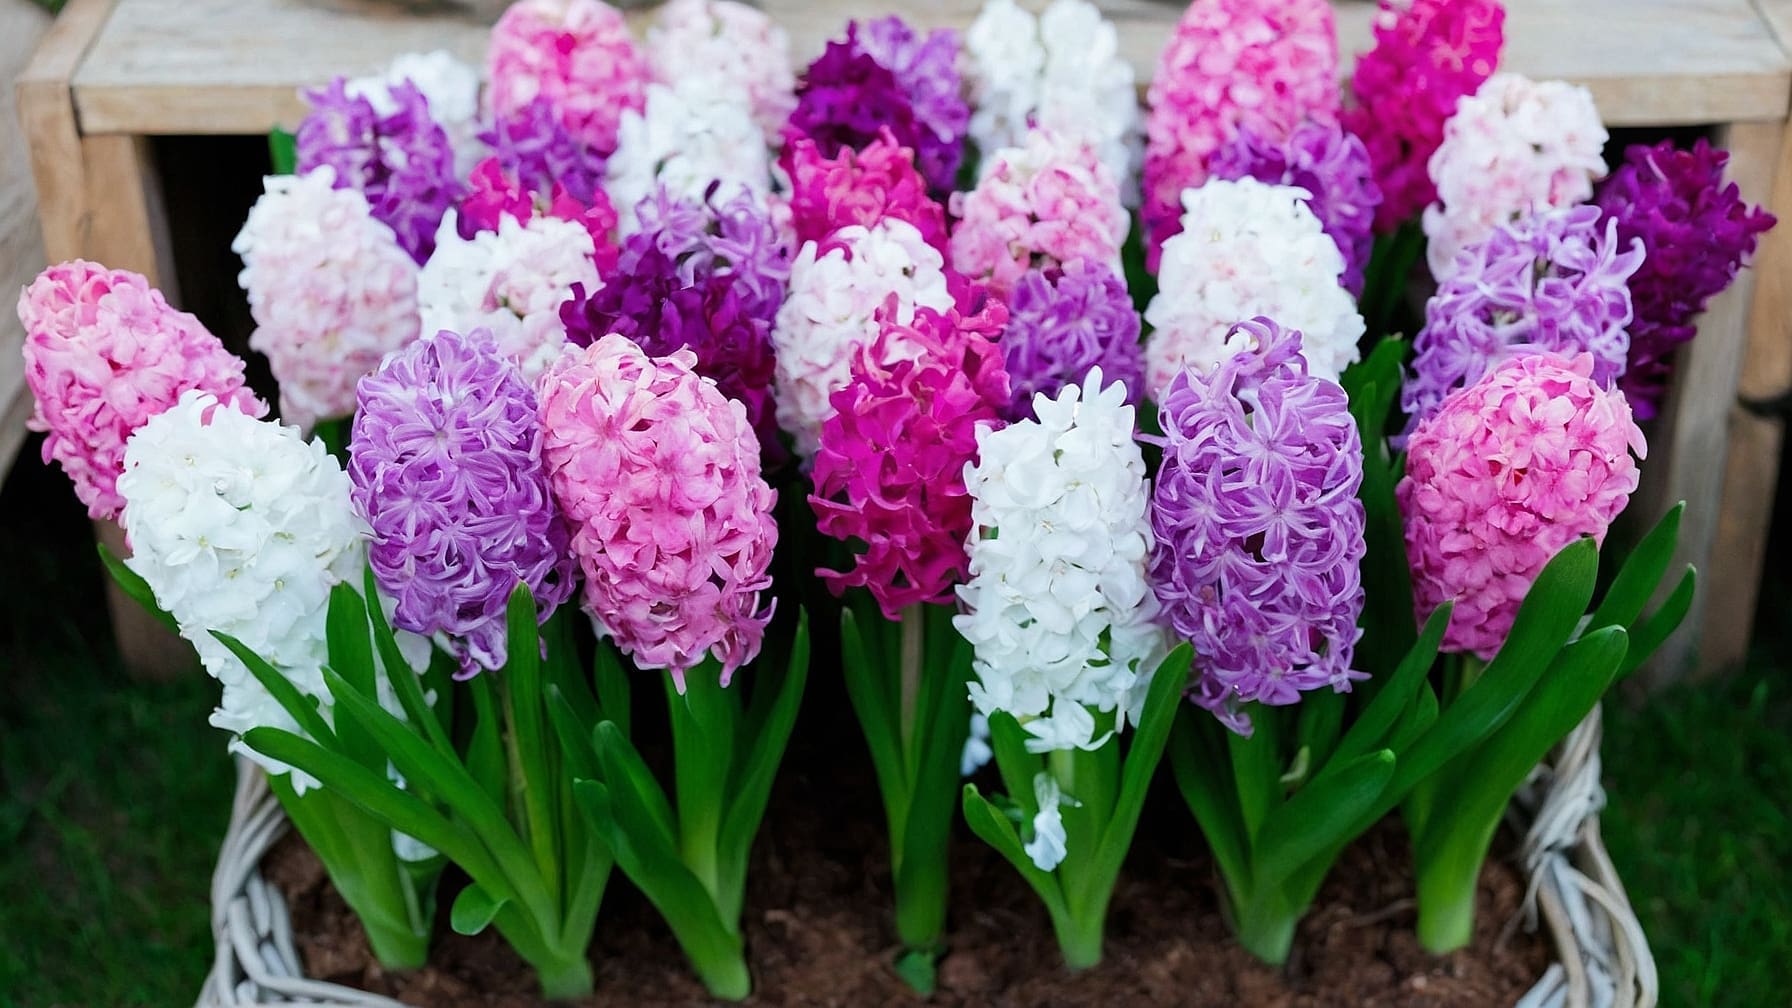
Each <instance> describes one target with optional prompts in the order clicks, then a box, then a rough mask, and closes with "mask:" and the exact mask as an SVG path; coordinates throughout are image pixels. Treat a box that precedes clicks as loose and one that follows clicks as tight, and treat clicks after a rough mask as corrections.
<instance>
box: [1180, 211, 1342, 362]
mask: <svg viewBox="0 0 1792 1008" xmlns="http://www.w3.org/2000/svg"><path fill="white" fill-rule="evenodd" d="M1309 198H1310V195H1309V193H1308V192H1307V191H1306V190H1305V189H1300V188H1297V187H1294V186H1280V185H1267V184H1265V183H1263V182H1259V181H1257V180H1256V179H1254V178H1241V179H1238V180H1236V181H1226V180H1221V179H1213V180H1210V181H1208V182H1207V183H1206V184H1205V185H1202V186H1200V187H1199V188H1195V189H1186V190H1184V191H1183V193H1182V205H1183V215H1182V231H1181V233H1180V234H1178V235H1176V236H1175V237H1173V238H1171V239H1170V240H1169V241H1167V242H1165V243H1164V252H1163V261H1162V265H1161V267H1160V268H1159V271H1158V294H1157V296H1156V297H1154V298H1152V299H1151V304H1150V305H1148V306H1147V307H1146V309H1145V321H1146V322H1148V323H1150V324H1151V326H1152V328H1153V330H1154V331H1153V332H1152V334H1151V339H1150V341H1149V342H1147V343H1146V345H1145V384H1146V386H1147V388H1149V389H1150V390H1151V394H1152V395H1153V396H1158V395H1161V394H1163V391H1164V390H1165V389H1166V388H1168V387H1169V384H1170V380H1171V379H1172V378H1174V377H1175V376H1176V374H1177V372H1178V371H1180V370H1182V369H1183V368H1184V367H1193V368H1195V369H1197V370H1199V371H1202V372H1208V371H1211V370H1213V369H1214V368H1215V367H1217V366H1218V365H1219V363H1220V361H1222V360H1225V359H1226V358H1228V357H1230V356H1232V355H1233V354H1235V353H1238V352H1240V351H1242V350H1246V349H1250V348H1249V347H1244V346H1239V345H1234V344H1229V343H1227V341H1226V334H1227V333H1228V332H1229V331H1230V330H1231V329H1232V327H1233V326H1234V325H1237V324H1238V323H1240V322H1244V321H1247V320H1249V319H1253V318H1256V317H1257V316H1259V315H1262V316H1267V317H1268V318H1270V319H1273V320H1274V321H1275V322H1277V323H1279V324H1280V325H1281V326H1282V327H1283V328H1285V329H1298V330H1300V332H1301V334H1302V336H1303V339H1302V343H1301V346H1302V351H1301V352H1302V355H1303V356H1305V357H1306V359H1307V370H1308V371H1309V372H1310V373H1311V374H1312V375H1313V376H1314V377H1317V378H1324V379H1326V380H1328V381H1337V380H1338V376H1339V375H1341V374H1343V373H1344V369H1345V368H1346V367H1348V366H1349V365H1351V364H1352V363H1354V362H1355V361H1356V360H1357V356H1358V354H1357V341H1358V340H1360V339H1361V338H1362V335H1363V317H1362V316H1361V315H1359V314H1357V308H1356V300H1355V299H1354V298H1352V297H1351V296H1350V292H1349V291H1347V290H1345V289H1344V287H1343V285H1342V284H1341V283H1340V281H1339V278H1340V277H1341V276H1342V275H1343V273H1344V255H1343V253H1341V252H1339V251H1338V245H1337V243H1336V242H1334V241H1333V240H1332V238H1331V236H1329V235H1327V234H1326V233H1325V229H1324V228H1323V227H1322V226H1321V225H1320V223H1319V218H1317V217H1315V216H1314V215H1313V211H1312V210H1311V209H1309V208H1308V206H1307V200H1308V199H1309Z"/></svg>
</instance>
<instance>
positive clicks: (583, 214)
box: [456, 157, 622, 276]
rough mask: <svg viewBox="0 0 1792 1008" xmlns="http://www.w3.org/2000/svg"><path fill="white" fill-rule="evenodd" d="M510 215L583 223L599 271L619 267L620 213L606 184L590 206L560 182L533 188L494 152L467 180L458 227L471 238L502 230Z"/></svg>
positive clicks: (603, 272)
mask: <svg viewBox="0 0 1792 1008" xmlns="http://www.w3.org/2000/svg"><path fill="white" fill-rule="evenodd" d="M507 215H508V216H510V217H514V218H516V222H517V223H518V224H527V223H529V220H530V218H532V217H535V216H537V215H540V216H543V217H557V218H559V219H561V220H569V221H577V222H579V223H580V224H583V225H584V226H585V230H586V231H587V232H589V233H590V234H591V245H592V247H593V248H594V249H595V250H596V252H595V254H594V255H593V256H592V257H591V258H592V261H593V262H594V263H596V264H597V275H598V276H609V275H610V274H611V273H612V272H614V271H615V269H616V260H617V258H618V257H619V256H620V255H621V254H622V250H621V248H620V247H619V246H618V245H617V241H616V225H617V222H618V220H619V219H620V217H619V215H618V214H617V213H616V208H615V207H614V206H612V205H611V204H610V196H609V194H608V193H606V192H604V190H603V189H602V187H599V188H598V189H597V190H596V191H595V192H594V193H593V194H592V199H591V205H590V206H586V205H585V204H584V203H582V202H580V201H579V200H578V199H577V198H576V197H574V196H573V195H572V194H571V193H569V192H567V191H566V187H565V186H563V185H561V184H560V183H559V182H555V183H554V186H553V190H552V191H551V192H549V193H540V192H531V191H530V190H529V189H527V188H525V187H524V186H523V184H522V183H521V182H520V181H518V180H517V178H516V177H515V176H513V175H511V174H510V173H508V172H506V171H505V170H504V168H503V165H502V164H500V163H499V159H498V158H496V157H488V158H486V159H485V160H484V161H481V162H479V164H478V165H476V166H474V168H473V174H472V175H471V176H470V177H469V178H468V179H467V195H466V197H465V198H464V199H462V200H461V204H460V214H459V216H458V218H457V219H456V227H457V228H458V229H459V231H460V236H461V237H462V238H471V237H473V236H474V235H475V234H478V233H479V232H481V231H496V230H498V222H499V220H500V219H501V218H503V217H505V216H507Z"/></svg>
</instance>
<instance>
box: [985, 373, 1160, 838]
mask: <svg viewBox="0 0 1792 1008" xmlns="http://www.w3.org/2000/svg"><path fill="white" fill-rule="evenodd" d="M1103 380H1104V379H1103V375H1102V373H1101V370H1100V369H1099V368H1097V369H1095V370H1093V371H1091V372H1090V373H1089V375H1088V377H1086V378H1085V379H1084V380H1083V382H1082V384H1081V385H1070V386H1067V387H1065V388H1064V389H1063V390H1062V391H1060V392H1058V393H1057V394H1056V395H1055V396H1053V395H1046V394H1043V393H1042V394H1041V395H1040V396H1039V397H1038V400H1037V402H1036V403H1035V406H1034V412H1035V413H1036V415H1037V419H1034V420H1023V421H1020V422H1019V423H1015V424H1011V425H1009V426H1007V427H1003V428H996V427H985V428H983V429H981V430H980V431H979V432H978V437H977V454H976V457H975V459H974V460H972V461H971V462H969V463H967V464H966V466H965V472H964V482H965V489H966V491H967V492H968V493H969V494H970V497H971V521H972V523H973V527H972V530H971V535H970V538H969V541H968V542H967V544H966V551H967V552H968V554H969V556H970V579H969V580H968V581H967V582H966V583H965V584H963V585H961V586H960V587H959V589H958V597H959V599H960V600H961V601H962V602H963V604H964V609H965V611H964V612H963V613H962V614H961V615H959V616H956V617H954V618H953V621H952V622H953V625H954V626H956V627H957V628H958V631H959V633H961V634H963V635H964V636H965V639H966V640H969V641H970V642H971V647H972V648H973V651H974V654H975V656H976V658H975V665H974V668H975V671H976V674H977V681H976V682H974V683H972V684H971V687H970V694H971V703H972V704H974V705H975V706H976V708H977V711H978V713H980V714H983V715H986V716H987V715H989V714H991V713H993V712H995V711H998V710H1001V711H1007V712H1008V713H1009V714H1011V715H1013V716H1014V717H1015V718H1016V719H1017V720H1019V721H1020V723H1021V727H1023V728H1025V729H1026V731H1027V734H1028V735H1029V736H1030V738H1029V740H1028V749H1029V750H1030V751H1033V752H1046V751H1050V750H1053V749H1065V748H1073V747H1074V748H1078V749H1095V748H1098V747H1099V746H1101V745H1103V744H1104V743H1105V742H1106V741H1107V739H1108V738H1109V737H1110V735H1111V733H1112V732H1116V731H1119V730H1121V729H1123V728H1124V727H1125V725H1126V722H1127V719H1128V718H1129V717H1131V716H1134V715H1136V713H1137V706H1138V702H1139V701H1142V700H1143V699H1144V693H1143V690H1141V689H1138V687H1139V686H1140V685H1141V672H1148V671H1149V667H1148V666H1147V665H1146V663H1147V662H1148V661H1149V660H1150V659H1152V658H1153V657H1155V656H1156V655H1158V654H1159V653H1160V649H1161V646H1162V639H1163V636H1162V632H1161V630H1159V628H1158V627H1157V625H1156V623H1155V622H1154V620H1155V618H1156V616H1157V600H1156V598H1155V596H1153V595H1152V593H1151V589H1150V587H1149V586H1148V585H1147V583H1146V580H1145V558H1146V555H1147V554H1148V553H1149V551H1150V549H1151V527H1150V525H1149V523H1148V522H1147V521H1146V516H1145V505H1146V501H1147V500H1148V498H1149V494H1148V491H1147V485H1146V482H1145V460H1144V457H1143V456H1142V455H1141V454H1140V452H1139V446H1138V444H1136V443H1135V442H1134V441H1133V407H1132V406H1131V405H1130V404H1128V402H1127V401H1126V389H1125V388H1123V387H1122V386H1120V385H1119V384H1117V383H1115V384H1109V385H1107V386H1106V387H1105V388H1104V387H1103V385H1102V382H1103ZM1096 714H1101V715H1107V716H1108V718H1111V724H1110V722H1109V720H1108V718H1104V720H1103V725H1104V727H1103V729H1102V730H1101V733H1100V734H1097V726H1096V721H1095V715H1096ZM1041 867H1044V868H1046V870H1048V871H1049V870H1050V868H1051V866H1046V865H1042V866H1041Z"/></svg>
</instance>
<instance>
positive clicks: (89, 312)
mask: <svg viewBox="0 0 1792 1008" xmlns="http://www.w3.org/2000/svg"><path fill="white" fill-rule="evenodd" d="M19 322H20V323H21V324H22V325H23V326H24V327H25V345H24V347H23V350H24V356H25V384H26V386H27V387H28V388H30V389H31V396H32V399H33V400H34V401H33V404H32V409H31V418H30V419H29V420H27V421H25V426H26V427H27V428H29V429H31V430H34V431H42V432H44V433H45V434H46V435H47V436H46V437H45V438H44V447H43V459H44V461H45V462H46V463H47V462H52V461H54V462H56V463H57V464H59V465H60V466H62V471H63V473H64V474H65V475H67V476H68V478H69V480H70V482H72V483H73V484H74V487H75V496H76V497H78V498H79V499H80V501H81V503H83V504H85V505H87V515H88V517H90V518H96V519H103V520H110V519H113V518H116V517H118V514H119V512H120V511H121V510H123V508H124V504H125V501H124V497H122V496H121V495H120V494H119V492H118V476H119V474H120V473H122V472H123V471H124V455H125V442H126V441H127V440H128V439H129V438H130V436H131V434H132V433H133V432H135V431H136V430H137V429H138V428H140V427H142V426H143V425H144V423H146V422H148V420H149V419H150V418H151V417H153V416H155V415H157V414H159V413H161V412H162V411H163V410H166V409H168V408H169V407H171V406H173V405H174V404H175V403H176V402H177V401H178V400H179V399H180V396H181V394H182V393H184V392H188V391H200V392H206V393H210V394H211V395H213V396H215V397H217V398H218V399H219V400H220V401H221V402H223V404H224V405H226V406H228V407H230V408H233V409H236V410H238V411H240V412H242V413H244V414H247V415H248V416H251V417H260V416H261V415H263V414H264V413H266V412H267V409H268V408H267V405H266V404H264V403H263V402H262V401H261V400H259V399H257V398H256V397H255V394H254V393H253V392H252V391H250V390H249V389H247V388H245V387H244V386H243V362H242V360H241V358H238V357H237V356H235V355H234V354H232V353H230V352H229V351H228V350H225V349H224V345H223V344H222V343H220V342H218V338H217V337H216V336H213V335H212V334H211V333H209V332H207V331H206V329H205V326H203V325H201V324H200V322H199V320H198V319H196V318H194V317H193V316H192V315H189V314H187V313H186V312H182V311H176V310H174V309H173V308H172V307H170V306H169V304H168V302H167V301H166V300H165V299H163V297H162V293H161V291H158V290H156V289H155V288H154V287H151V286H150V285H149V281H148V280H145V279H144V278H143V277H142V276H140V275H138V274H136V273H130V272H127V271H125V270H108V269H106V268H105V267H104V266H101V265H99V264H97V263H90V262H84V261H82V260H79V259H77V260H73V261H71V262H65V263H59V264H57V265H55V266H51V267H50V268H49V269H46V270H44V271H43V272H42V273H40V274H38V276H37V279H36V280H33V281H32V282H31V286H29V287H27V288H25V290H24V291H23V292H21V293H20V294H19Z"/></svg>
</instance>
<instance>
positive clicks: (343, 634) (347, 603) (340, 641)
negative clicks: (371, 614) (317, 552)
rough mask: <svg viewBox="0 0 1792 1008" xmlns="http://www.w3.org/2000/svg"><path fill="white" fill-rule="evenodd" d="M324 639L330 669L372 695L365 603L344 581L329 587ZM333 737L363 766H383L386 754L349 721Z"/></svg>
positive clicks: (373, 672)
mask: <svg viewBox="0 0 1792 1008" xmlns="http://www.w3.org/2000/svg"><path fill="white" fill-rule="evenodd" d="M324 642H325V646H326V648H327V650H328V653H329V656H330V661H329V665H330V668H332V669H334V670H335V672H336V674H337V675H339V676H341V677H342V678H343V681H344V682H347V683H348V684H349V685H350V686H352V687H354V688H355V689H356V690H358V691H359V692H360V694H361V695H362V696H364V697H376V696H377V695H378V694H377V692H376V690H377V688H378V687H376V686H375V685H374V680H375V678H376V676H377V674H378V670H377V669H375V668H374V665H373V642H372V641H370V640H369V639H368V637H367V604H366V603H364V602H362V601H361V596H360V595H358V594H356V592H355V589H354V588H353V587H352V586H350V585H348V584H337V585H335V586H333V587H332V588H331V589H330V601H329V606H328V608H327V609H326V610H325V614H324ZM336 736H337V738H338V739H340V740H341V742H342V750H343V751H344V752H346V753H348V754H349V755H350V756H353V757H354V758H355V761H356V762H358V763H360V764H361V765H362V766H365V767H372V768H375V769H384V768H385V765H386V754H385V753H383V752H381V751H380V747H379V743H377V742H375V741H374V740H373V737H372V736H370V735H368V734H367V733H366V732H365V731H362V730H361V728H360V726H359V725H358V724H356V723H355V722H354V721H353V720H347V721H339V722H337V724H336Z"/></svg>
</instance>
